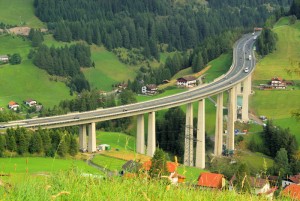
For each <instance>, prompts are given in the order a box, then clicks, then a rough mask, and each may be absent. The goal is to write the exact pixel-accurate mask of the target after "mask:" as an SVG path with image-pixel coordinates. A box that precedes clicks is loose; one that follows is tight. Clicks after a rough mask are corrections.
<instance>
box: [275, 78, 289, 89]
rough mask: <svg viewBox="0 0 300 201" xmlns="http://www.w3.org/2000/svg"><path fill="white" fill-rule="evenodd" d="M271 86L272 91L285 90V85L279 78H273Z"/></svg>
mask: <svg viewBox="0 0 300 201" xmlns="http://www.w3.org/2000/svg"><path fill="white" fill-rule="evenodd" d="M271 86H272V88H274V89H286V83H285V82H284V80H283V79H282V78H281V77H273V78H272V79H271Z"/></svg>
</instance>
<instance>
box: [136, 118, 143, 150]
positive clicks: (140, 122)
mask: <svg viewBox="0 0 300 201" xmlns="http://www.w3.org/2000/svg"><path fill="white" fill-rule="evenodd" d="M136 152H137V153H139V154H145V127H144V114H140V115H138V116H137V134H136Z"/></svg>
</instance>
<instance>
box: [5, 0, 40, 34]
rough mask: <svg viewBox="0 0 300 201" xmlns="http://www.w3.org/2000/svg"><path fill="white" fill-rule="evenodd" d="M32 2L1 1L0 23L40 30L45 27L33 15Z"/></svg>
mask: <svg viewBox="0 0 300 201" xmlns="http://www.w3.org/2000/svg"><path fill="white" fill-rule="evenodd" d="M33 2H34V0H25V1H24V0H13V1H10V0H1V1H0V8H1V12H0V21H1V22H3V23H5V24H10V25H17V26H29V27H33V28H42V27H45V25H44V24H43V23H42V22H41V21H40V20H39V19H38V18H37V17H36V16H35V15H34V7H33Z"/></svg>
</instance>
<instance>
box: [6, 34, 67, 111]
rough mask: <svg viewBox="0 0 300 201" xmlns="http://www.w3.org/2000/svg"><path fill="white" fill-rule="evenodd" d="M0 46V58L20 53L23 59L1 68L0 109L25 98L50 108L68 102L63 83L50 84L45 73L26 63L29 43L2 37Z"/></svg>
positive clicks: (20, 101) (30, 63)
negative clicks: (19, 62) (15, 63)
mask: <svg viewBox="0 0 300 201" xmlns="http://www.w3.org/2000/svg"><path fill="white" fill-rule="evenodd" d="M0 44H1V47H2V48H1V49H0V54H1V55H2V54H13V53H19V54H20V55H21V57H22V63H21V64H18V65H10V64H5V65H1V66H0V75H1V85H0V94H1V96H0V107H6V106H7V104H8V102H9V101H11V100H13V101H16V102H18V103H22V102H23V101H24V100H26V99H28V98H32V99H36V100H37V101H38V102H41V103H42V104H43V105H44V106H46V107H51V106H53V105H55V104H56V105H57V104H58V103H59V101H60V100H63V99H70V98H71V96H70V95H69V89H68V87H67V86H66V85H65V84H64V83H62V82H55V81H50V80H49V79H50V76H49V75H48V74H47V73H46V71H44V70H41V69H39V68H37V67H36V66H34V65H33V64H32V61H31V60H28V59H27V54H28V53H29V50H30V48H31V46H30V43H29V41H27V40H25V39H23V38H21V37H17V36H9V35H1V36H0ZM54 94H55V95H54Z"/></svg>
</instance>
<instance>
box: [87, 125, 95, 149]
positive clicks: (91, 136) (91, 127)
mask: <svg viewBox="0 0 300 201" xmlns="http://www.w3.org/2000/svg"><path fill="white" fill-rule="evenodd" d="M88 151H89V152H94V151H96V124H95V122H92V123H90V124H89V146H88Z"/></svg>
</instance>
